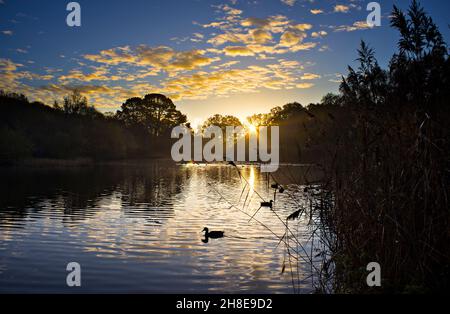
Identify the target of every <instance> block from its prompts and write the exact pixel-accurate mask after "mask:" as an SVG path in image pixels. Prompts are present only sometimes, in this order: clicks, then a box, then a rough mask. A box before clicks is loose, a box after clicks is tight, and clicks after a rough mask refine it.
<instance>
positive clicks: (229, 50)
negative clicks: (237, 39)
mask: <svg viewBox="0 0 450 314" xmlns="http://www.w3.org/2000/svg"><path fill="white" fill-rule="evenodd" d="M224 52H225V55H227V56H232V57H235V56H254V55H255V53H254V52H253V51H252V50H251V49H249V48H248V47H240V46H228V47H225V48H224Z"/></svg>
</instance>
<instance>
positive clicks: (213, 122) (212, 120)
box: [202, 114, 242, 132]
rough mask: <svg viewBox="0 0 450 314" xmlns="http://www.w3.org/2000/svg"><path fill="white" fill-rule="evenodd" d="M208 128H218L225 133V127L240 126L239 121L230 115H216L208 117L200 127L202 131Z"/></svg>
mask: <svg viewBox="0 0 450 314" xmlns="http://www.w3.org/2000/svg"><path fill="white" fill-rule="evenodd" d="M209 126H218V127H219V128H221V129H222V131H223V132H225V130H226V127H227V126H234V127H236V126H242V123H241V120H239V119H238V118H236V117H234V116H231V115H225V116H224V115H220V114H216V115H214V116H212V117H209V118H208V119H207V120H206V121H205V122H204V123H203V125H202V130H204V129H206V128H207V127H209Z"/></svg>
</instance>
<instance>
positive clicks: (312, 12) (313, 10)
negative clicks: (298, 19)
mask: <svg viewBox="0 0 450 314" xmlns="http://www.w3.org/2000/svg"><path fill="white" fill-rule="evenodd" d="M309 12H311V14H314V15H317V14H322V13H323V11H322V10H320V9H312V10H310V11H309Z"/></svg>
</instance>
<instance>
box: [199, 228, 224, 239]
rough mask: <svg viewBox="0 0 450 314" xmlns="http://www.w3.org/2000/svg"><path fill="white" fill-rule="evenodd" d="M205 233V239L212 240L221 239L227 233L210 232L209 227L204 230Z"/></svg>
mask: <svg viewBox="0 0 450 314" xmlns="http://www.w3.org/2000/svg"><path fill="white" fill-rule="evenodd" d="M202 232H204V233H205V238H211V239H219V238H223V236H224V234H225V232H224V231H209V229H208V228H207V227H205V228H203V231H202Z"/></svg>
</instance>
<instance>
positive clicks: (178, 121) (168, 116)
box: [116, 94, 187, 136]
mask: <svg viewBox="0 0 450 314" xmlns="http://www.w3.org/2000/svg"><path fill="white" fill-rule="evenodd" d="M116 117H117V119H119V120H121V121H123V122H125V124H126V125H128V126H140V127H143V128H145V129H146V130H147V131H148V132H149V134H151V135H152V136H161V135H163V134H168V133H169V132H170V131H171V130H172V128H174V127H175V126H178V125H182V124H185V123H186V122H187V118H186V116H185V115H184V114H182V113H181V112H180V111H178V110H177V109H176V107H175V105H174V104H173V102H172V100H170V98H168V97H166V96H164V95H160V94H149V95H146V96H145V97H144V98H143V99H142V98H139V97H134V98H130V99H128V100H127V101H125V103H124V104H123V105H122V108H121V110H120V111H118V112H117V114H116Z"/></svg>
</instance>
